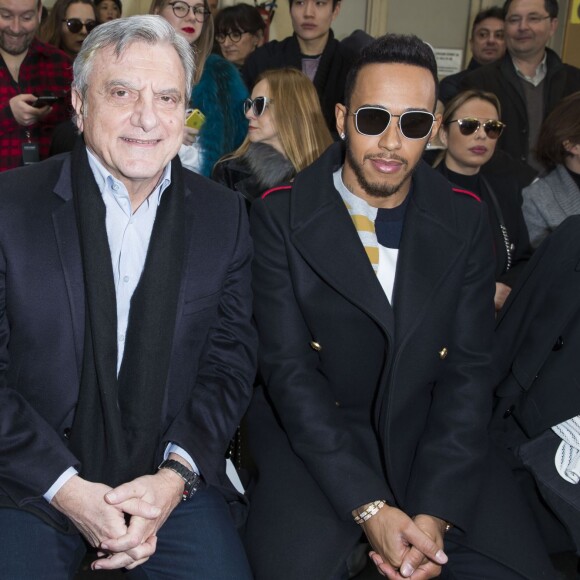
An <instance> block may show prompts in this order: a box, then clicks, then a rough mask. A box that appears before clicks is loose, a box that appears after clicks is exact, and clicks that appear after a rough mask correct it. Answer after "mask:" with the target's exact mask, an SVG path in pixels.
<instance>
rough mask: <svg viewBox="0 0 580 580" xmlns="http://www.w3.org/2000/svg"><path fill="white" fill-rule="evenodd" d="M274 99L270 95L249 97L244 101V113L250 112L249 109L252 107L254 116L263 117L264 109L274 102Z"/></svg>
mask: <svg viewBox="0 0 580 580" xmlns="http://www.w3.org/2000/svg"><path fill="white" fill-rule="evenodd" d="M273 102H274V100H273V99H270V98H269V97H256V98H255V99H250V98H247V99H246V100H245V101H244V115H247V114H248V111H249V110H250V109H252V113H254V117H261V116H262V115H263V114H264V111H265V110H266V109H267V108H268V107H269V106H270V103H273Z"/></svg>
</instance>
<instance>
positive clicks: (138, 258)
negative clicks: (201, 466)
mask: <svg viewBox="0 0 580 580" xmlns="http://www.w3.org/2000/svg"><path fill="white" fill-rule="evenodd" d="M87 153H88V158H89V165H90V167H91V169H92V171H93V175H94V176H95V180H96V182H97V186H98V188H99V190H100V191H101V193H102V195H103V201H104V203H105V207H106V219H105V223H106V228H107V238H108V241H109V249H110V250H111V262H112V264H113V277H114V282H115V297H116V301H117V374H119V370H120V368H121V362H122V361H123V353H124V352H125V336H126V334H127V325H128V323H129V310H130V307H131V297H132V296H133V292H134V291H135V288H136V287H137V284H138V283H139V279H140V277H141V273H142V272H143V268H144V266H145V259H146V257H147V250H148V248H149V240H150V239H151V232H152V231H153V224H154V223H155V216H156V215H157V208H158V207H159V203H160V202H161V196H162V195H163V192H164V191H165V190H166V189H167V188H168V187H169V185H171V162H170V163H169V164H168V165H167V166H166V167H165V169H164V171H163V174H162V175H161V178H160V180H159V182H158V184H157V185H156V187H155V189H154V190H153V191H152V192H151V194H150V195H149V197H148V198H147V199H146V200H145V201H144V202H143V203H142V204H141V205H140V206H139V207H138V208H137V209H136V210H135V211H132V210H131V199H130V197H129V193H128V191H127V188H126V187H125V186H124V185H123V183H121V182H120V181H119V180H118V179H116V178H115V177H113V176H112V175H111V173H110V172H109V171H107V169H105V167H104V166H103V164H102V163H101V162H100V161H99V160H98V159H97V158H96V157H95V156H94V155H93V154H92V153H91V152H90V151H89V150H88V149H87ZM170 453H176V454H177V455H180V456H181V457H183V458H184V459H185V460H186V461H188V462H189V464H190V465H192V466H193V469H194V471H195V472H197V473H199V471H198V469H197V466H196V464H195V462H194V461H193V459H192V457H191V456H190V455H189V453H187V451H185V450H184V449H182V448H181V447H179V446H178V445H175V444H173V443H170V444H169V445H168V446H167V447H166V449H165V453H164V458H167V456H168V455H169V454H170ZM77 473H78V471H77V470H76V469H75V468H74V467H69V468H68V469H67V470H66V471H65V472H64V473H63V474H62V475H61V476H60V477H59V478H58V479H57V480H56V481H55V482H54V483H53V484H52V486H51V487H50V489H49V490H48V491H47V492H46V493H45V494H44V498H45V499H46V500H47V501H49V502H50V501H52V498H53V497H54V496H55V494H56V493H57V492H58V490H59V489H60V488H61V487H62V486H63V485H64V484H65V483H66V482H67V481H68V480H69V479H70V478H71V477H73V476H74V475H76V474H77Z"/></svg>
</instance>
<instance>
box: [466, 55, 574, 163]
mask: <svg viewBox="0 0 580 580" xmlns="http://www.w3.org/2000/svg"><path fill="white" fill-rule="evenodd" d="M546 52H547V61H546V64H547V67H548V71H547V74H546V78H545V79H544V116H543V118H544V119H545V118H546V117H547V116H548V114H549V113H550V111H551V110H552V109H553V108H554V107H555V106H556V105H557V104H558V103H559V102H560V101H561V100H562V98H563V97H565V96H567V95H570V94H572V93H575V92H576V91H580V69H577V68H576V67H573V66H571V65H569V64H564V63H563V62H562V61H561V60H560V58H559V57H558V55H557V54H556V53H555V52H554V51H553V50H550V49H549V48H546ZM521 82H522V81H521V80H520V78H519V77H518V76H517V74H516V70H515V68H514V65H513V63H512V59H511V57H510V55H509V53H507V52H506V54H505V56H504V57H503V58H502V59H500V60H498V61H496V62H494V63H492V64H488V65H486V66H482V67H480V68H478V69H477V70H474V71H473V72H471V73H470V74H468V75H466V76H465V77H464V78H463V80H462V82H461V90H465V89H480V90H482V91H489V92H492V93H495V94H496V95H497V98H498V99H499V101H500V103H501V119H502V121H503V122H504V123H505V124H506V128H505V130H504V132H503V134H502V137H501V139H500V140H499V142H498V147H500V148H501V149H503V150H505V151H507V152H508V153H510V154H511V155H513V156H514V157H515V158H516V159H521V160H522V161H526V159H527V158H528V155H529V151H528V132H529V126H528V114H527V109H526V100H525V96H524V91H523V89H522V86H521Z"/></svg>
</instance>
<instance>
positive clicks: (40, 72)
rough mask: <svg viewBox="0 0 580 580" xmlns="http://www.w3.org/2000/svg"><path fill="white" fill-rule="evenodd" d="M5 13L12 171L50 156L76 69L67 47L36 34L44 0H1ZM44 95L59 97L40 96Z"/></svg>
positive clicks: (1, 100) (1, 48)
mask: <svg viewBox="0 0 580 580" xmlns="http://www.w3.org/2000/svg"><path fill="white" fill-rule="evenodd" d="M0 13H1V14H2V19H0V61H1V64H3V65H4V66H0V171H6V170H7V169H12V168H14V167H18V166H20V165H23V164H28V163H33V162H35V161H39V160H41V159H44V158H45V157H47V156H48V151H49V144H50V139H51V134H52V132H53V130H54V127H55V126H56V125H57V124H59V123H60V122H61V121H64V120H65V119H66V118H67V117H68V107H67V102H68V99H66V98H65V95H66V94H67V92H68V91H69V87H70V83H71V80H72V73H71V70H70V59H69V57H68V56H67V55H66V54H65V53H64V52H62V51H61V50H58V49H57V48H54V47H53V46H51V45H49V44H46V43H44V42H41V41H39V40H38V39H36V38H35V36H36V32H37V30H38V27H39V25H40V16H41V3H40V2H39V1H38V0H0ZM44 95H51V96H57V97H58V98H59V100H57V101H56V102H54V103H48V102H46V101H45V102H42V101H38V98H39V97H41V96H44ZM41 104H42V106H38V105H41ZM35 105H36V106H35Z"/></svg>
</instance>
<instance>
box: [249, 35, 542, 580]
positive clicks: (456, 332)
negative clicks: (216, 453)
mask: <svg viewBox="0 0 580 580" xmlns="http://www.w3.org/2000/svg"><path fill="white" fill-rule="evenodd" d="M436 94H437V67H436V64H435V59H434V56H433V53H432V51H431V50H430V48H429V47H428V46H427V45H426V44H425V43H423V42H422V41H421V40H420V39H418V38H416V37H412V36H411V37H407V36H397V35H387V36H385V37H382V38H379V39H377V40H376V41H374V42H372V43H371V44H370V45H368V46H367V47H366V48H365V49H363V51H362V55H361V58H360V60H359V61H358V63H356V64H355V65H354V66H353V69H352V70H351V73H350V75H349V78H348V81H347V85H346V92H345V99H346V100H345V103H344V104H340V105H338V106H337V109H336V117H337V128H338V133H339V135H340V136H341V137H342V140H343V142H344V143H337V144H335V145H334V146H332V147H331V148H330V149H329V150H328V151H327V152H326V153H325V154H324V155H323V156H322V157H321V158H320V159H319V160H318V161H317V162H315V163H314V164H313V165H312V166H310V167H309V168H307V169H305V170H304V171H303V172H301V173H299V174H298V175H297V177H296V179H295V181H294V183H293V185H292V186H291V187H290V188H277V189H276V190H273V191H271V192H270V193H266V194H265V195H264V196H263V198H262V199H261V200H259V201H257V202H256V203H255V204H254V206H253V207H252V213H251V227H252V234H253V237H254V244H255V259H254V293H255V318H256V322H257V326H258V333H259V337H260V349H259V352H260V354H259V362H260V370H261V376H262V377H263V382H264V386H263V387H260V388H259V389H257V392H256V394H255V398H254V400H253V402H252V405H251V411H250V413H249V420H248V423H249V431H250V436H251V440H250V442H251V444H252V450H253V453H254V457H255V460H256V464H257V468H258V472H259V477H258V479H257V484H256V486H255V489H254V491H253V493H252V495H251V498H250V499H251V509H250V515H249V518H248V525H247V537H246V540H247V547H248V553H249V557H250V562H251V564H252V566H253V570H254V574H255V576H256V578H257V579H258V580H261V579H264V580H266V579H268V580H269V579H271V578H276V579H277V580H296V579H298V578H300V579H304V580H306V579H308V580H328V579H330V578H332V579H333V580H334V579H343V578H349V577H350V574H351V573H352V569H349V560H350V561H352V560H351V559H350V557H349V556H350V555H351V554H354V553H355V552H356V550H357V543H358V542H359V540H360V539H361V538H362V537H363V535H364V536H365V537H366V539H367V540H368V541H369V543H370V544H371V545H372V547H373V549H374V551H373V552H372V553H371V557H372V558H373V561H374V562H375V564H376V565H377V566H378V568H379V569H380V570H381V571H382V572H383V573H384V574H385V575H386V576H387V577H388V578H390V579H393V580H396V579H399V580H402V579H403V578H412V579H413V580H424V579H426V578H432V577H435V576H437V575H439V574H442V577H445V578H454V579H455V578H457V579H461V580H466V579H476V578H477V579H487V580H489V579H491V578H493V579H494V580H507V579H514V580H515V579H519V580H521V578H522V577H525V578H533V579H536V578H537V579H539V578H545V579H546V580H547V579H552V578H553V577H554V576H553V573H552V571H551V566H550V563H549V560H548V558H547V556H546V552H545V548H544V546H543V544H542V541H541V539H540V537H539V534H538V533H537V531H536V530H535V528H534V523H533V520H532V518H531V514H530V513H529V512H528V511H527V507H526V505H525V503H524V502H523V499H522V498H520V496H519V490H518V488H517V486H516V484H515V481H514V480H513V479H512V476H511V474H510V472H509V470H508V468H507V466H506V465H505V464H503V463H501V462H500V461H499V460H498V458H497V457H495V456H494V455H493V454H492V452H491V448H490V445H489V438H488V433H487V424H488V421H489V419H490V414H491V402H492V382H491V368H490V364H491V343H492V335H493V328H494V305H493V294H494V275H493V270H494V260H493V249H492V247H493V245H492V241H491V236H490V232H489V222H488V217H487V215H486V213H487V210H486V209H485V207H484V206H483V204H482V203H480V201H479V200H478V199H476V198H475V196H473V195H472V194H470V192H465V191H462V190H454V189H453V188H452V186H451V184H450V183H449V182H448V181H447V180H445V179H444V178H443V177H442V176H440V175H438V174H437V173H435V172H434V171H433V170H432V169H431V168H429V167H428V166H427V165H425V164H424V163H422V162H421V161H420V160H421V155H422V153H423V149H424V148H425V145H426V144H427V142H428V141H429V140H430V139H431V138H433V136H434V135H435V133H436V130H437V128H438V125H439V123H440V119H439V117H435V116H434V115H433V111H434V109H435V104H436Z"/></svg>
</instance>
